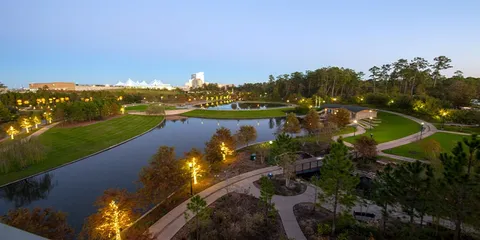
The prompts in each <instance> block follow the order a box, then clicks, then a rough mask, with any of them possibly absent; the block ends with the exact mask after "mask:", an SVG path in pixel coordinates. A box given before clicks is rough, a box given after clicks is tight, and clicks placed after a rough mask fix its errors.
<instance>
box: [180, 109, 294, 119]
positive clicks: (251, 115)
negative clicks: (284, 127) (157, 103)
mask: <svg viewBox="0 0 480 240" xmlns="http://www.w3.org/2000/svg"><path fill="white" fill-rule="evenodd" d="M290 110H293V108H281V109H267V110H245V111H240V110H239V111H237V110H231V111H228V110H227V111H221V110H201V109H196V110H193V111H190V112H186V113H184V114H182V115H183V116H186V117H199V118H217V119H255V118H271V117H284V116H285V112H287V111H290Z"/></svg>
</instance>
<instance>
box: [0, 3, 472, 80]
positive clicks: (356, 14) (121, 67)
mask: <svg viewBox="0 0 480 240" xmlns="http://www.w3.org/2000/svg"><path fill="white" fill-rule="evenodd" d="M479 9H480V1H478V0H470V1H464V0H458V1H451V0H448V1H444V0H421V1H418V0H416V1H413V0H403V1H385V0H383V1H373V0H365V1H358V0H340V1H323V0H312V1H309V0H304V1H291V0H274V1H270V0H261V1H259V0H253V1H251V0H241V1H225V0H223V1H220V0H218V1H207V0H205V1H198V0H197V1H186V0H185V1H183V0H178V1H160V0H143V1H142V0H139V1H131V0H130V1H123V0H102V1H98V0H94V1H91V0H82V1H64V0H58V1H53V0H43V1H30V0H2V1H0V82H3V83H4V84H6V85H7V86H9V87H11V88H12V87H15V88H18V87H22V86H24V87H27V85H28V83H30V82H50V81H74V82H76V83H82V84H115V83H116V82H118V81H123V82H125V81H126V80H127V79H128V78H131V79H133V80H139V81H142V80H145V81H147V82H150V81H152V80H153V79H159V80H162V81H163V82H165V83H170V84H172V85H183V84H184V83H185V82H186V81H187V80H188V79H189V77H190V75H191V74H192V73H195V72H205V80H206V81H208V82H218V83H234V84H241V83H245V82H261V81H267V80H268V75H270V74H272V75H274V76H277V75H280V74H285V73H291V72H295V71H305V70H314V69H317V68H321V67H327V66H339V67H348V68H352V69H354V70H357V71H364V72H368V69H369V68H370V67H372V66H374V65H382V64H385V63H391V62H394V61H396V60H397V59H399V58H408V59H411V58H414V57H417V56H420V57H424V58H426V59H428V60H430V61H433V58H434V57H436V56H439V55H445V56H447V57H449V58H451V59H452V65H453V66H454V68H453V69H452V70H451V71H447V72H446V74H449V73H451V72H453V71H454V70H461V71H463V72H464V75H466V76H477V77H479V76H480V64H479V63H480V14H478V10H479Z"/></svg>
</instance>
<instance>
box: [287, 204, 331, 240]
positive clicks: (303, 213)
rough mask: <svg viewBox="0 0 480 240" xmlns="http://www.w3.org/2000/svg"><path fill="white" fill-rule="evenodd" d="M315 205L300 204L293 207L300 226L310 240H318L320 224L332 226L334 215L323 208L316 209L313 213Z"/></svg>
mask: <svg viewBox="0 0 480 240" xmlns="http://www.w3.org/2000/svg"><path fill="white" fill-rule="evenodd" d="M312 208H313V203H299V204H297V205H295V206H293V213H294V214H295V217H296V218H297V221H298V225H300V228H301V229H302V232H303V234H304V235H305V237H306V238H307V239H308V240H317V239H318V238H317V236H316V235H315V233H316V232H317V225H318V224H319V223H328V224H330V223H331V221H332V219H333V213H332V212H330V211H328V210H327V209H325V208H322V207H318V206H317V207H316V208H315V212H313V211H312Z"/></svg>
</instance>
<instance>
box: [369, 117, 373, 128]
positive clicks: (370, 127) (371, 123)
mask: <svg viewBox="0 0 480 240" xmlns="http://www.w3.org/2000/svg"><path fill="white" fill-rule="evenodd" d="M369 119H370V131H372V122H373V121H372V119H373V118H372V117H369Z"/></svg>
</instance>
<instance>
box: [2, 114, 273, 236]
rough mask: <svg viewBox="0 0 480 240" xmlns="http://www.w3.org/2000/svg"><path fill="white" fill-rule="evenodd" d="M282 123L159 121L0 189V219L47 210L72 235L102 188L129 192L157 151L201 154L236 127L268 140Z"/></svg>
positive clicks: (180, 154)
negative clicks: (62, 215) (59, 215)
mask: <svg viewBox="0 0 480 240" xmlns="http://www.w3.org/2000/svg"><path fill="white" fill-rule="evenodd" d="M281 122H282V119H262V120H218V121H217V120H212V119H199V118H189V119H187V120H183V121H180V120H178V121H165V122H164V124H162V125H160V126H158V127H157V128H156V129H154V130H153V131H151V132H149V133H147V134H145V135H143V136H141V137H139V138H137V139H134V140H132V141H130V142H128V143H125V144H123V145H120V146H118V147H116V148H113V149H110V150H108V151H105V152H103V153H100V154H98V155H95V156H92V157H90V158H87V159H85V160H82V161H79V162H76V163H73V164H70V165H67V166H65V167H62V168H59V169H56V170H52V171H50V172H48V173H45V174H42V175H39V176H37V177H33V178H30V179H27V180H24V181H21V182H17V183H14V184H10V185H8V186H5V187H3V188H0V199H1V200H0V214H1V215H3V214H5V213H7V212H8V210H9V209H14V208H18V207H28V208H34V207H40V208H47V207H52V208H54V209H55V210H60V211H63V212H66V213H68V221H69V223H70V224H71V225H72V226H73V227H74V228H75V232H76V233H78V232H79V231H80V230H81V227H82V224H83V221H84V218H86V217H87V216H89V215H90V214H92V213H94V212H95V211H96V208H95V207H94V206H93V203H94V202H95V200H96V199H97V197H99V196H101V195H102V193H103V191H104V190H106V189H108V188H125V189H127V190H128V191H135V190H136V188H137V187H138V184H137V183H136V181H137V179H138V173H139V172H140V170H141V169H142V167H144V166H146V165H147V164H148V161H149V159H150V157H151V156H152V155H153V154H154V153H155V152H156V150H157V149H158V147H159V146H162V145H167V146H173V147H175V151H176V153H177V157H181V156H183V153H184V152H187V151H189V150H190V149H191V148H192V147H196V148H199V149H201V150H202V151H203V149H204V146H205V142H206V141H208V140H209V139H210V137H211V136H212V135H213V133H214V132H215V130H216V129H217V128H218V127H221V126H223V127H226V128H229V129H230V130H231V131H232V134H233V133H235V132H236V131H237V130H238V129H239V126H242V125H252V126H255V128H256V129H257V135H258V137H257V141H267V140H271V139H274V138H275V137H274V135H273V134H274V133H275V132H276V131H277V127H278V126H280V124H281Z"/></svg>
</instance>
